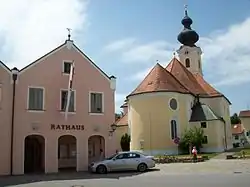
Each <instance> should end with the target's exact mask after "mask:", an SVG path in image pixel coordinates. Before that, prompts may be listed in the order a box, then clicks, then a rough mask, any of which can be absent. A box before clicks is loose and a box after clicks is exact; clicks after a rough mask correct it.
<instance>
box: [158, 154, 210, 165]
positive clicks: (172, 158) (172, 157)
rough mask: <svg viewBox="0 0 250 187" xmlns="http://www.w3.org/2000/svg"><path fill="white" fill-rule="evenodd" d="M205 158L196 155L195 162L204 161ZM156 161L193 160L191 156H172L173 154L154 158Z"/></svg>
mask: <svg viewBox="0 0 250 187" xmlns="http://www.w3.org/2000/svg"><path fill="white" fill-rule="evenodd" d="M205 160H206V159H204V158H203V157H198V158H197V161H196V162H204V161H205ZM155 161H156V163H158V164H166V163H191V162H193V158H192V157H174V156H163V157H158V158H155Z"/></svg>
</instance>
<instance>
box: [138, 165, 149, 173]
mask: <svg viewBox="0 0 250 187" xmlns="http://www.w3.org/2000/svg"><path fill="white" fill-rule="evenodd" d="M147 169H148V167H147V165H146V164H144V163H141V164H139V165H138V167H137V170H138V171H139V172H145V171H146V170H147Z"/></svg>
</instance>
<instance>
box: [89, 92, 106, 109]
mask: <svg viewBox="0 0 250 187" xmlns="http://www.w3.org/2000/svg"><path fill="white" fill-rule="evenodd" d="M102 103H103V94H102V93H91V94H90V104H91V108H90V112H91V113H102V112H103V106H102V105H103V104H102Z"/></svg>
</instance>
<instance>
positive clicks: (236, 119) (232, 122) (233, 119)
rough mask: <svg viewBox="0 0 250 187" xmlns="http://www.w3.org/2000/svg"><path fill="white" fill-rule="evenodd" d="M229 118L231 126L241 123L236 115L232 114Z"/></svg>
mask: <svg viewBox="0 0 250 187" xmlns="http://www.w3.org/2000/svg"><path fill="white" fill-rule="evenodd" d="M230 118H231V124H232V125H235V124H239V123H241V121H240V118H239V116H238V114H237V113H234V114H233V115H232V116H231V117H230Z"/></svg>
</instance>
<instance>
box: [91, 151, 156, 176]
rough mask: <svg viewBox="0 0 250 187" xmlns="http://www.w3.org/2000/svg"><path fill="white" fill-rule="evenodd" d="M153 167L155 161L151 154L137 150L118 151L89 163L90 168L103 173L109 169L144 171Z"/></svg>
mask: <svg viewBox="0 0 250 187" xmlns="http://www.w3.org/2000/svg"><path fill="white" fill-rule="evenodd" d="M154 167H155V161H154V157H153V156H147V155H144V154H142V153H139V152H120V153H117V154H115V155H113V156H111V157H109V158H106V159H105V160H102V161H99V162H93V163H92V164H91V165H90V170H91V171H92V172H96V173H100V174H104V173H107V172H110V171H128V170H137V171H139V172H145V171H146V170H147V169H150V168H154Z"/></svg>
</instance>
